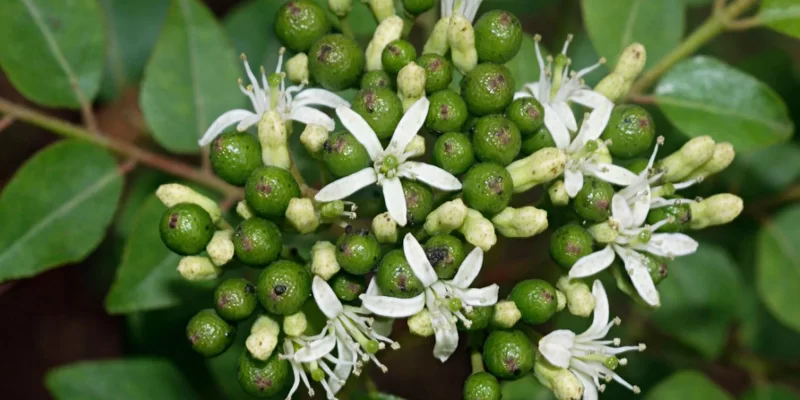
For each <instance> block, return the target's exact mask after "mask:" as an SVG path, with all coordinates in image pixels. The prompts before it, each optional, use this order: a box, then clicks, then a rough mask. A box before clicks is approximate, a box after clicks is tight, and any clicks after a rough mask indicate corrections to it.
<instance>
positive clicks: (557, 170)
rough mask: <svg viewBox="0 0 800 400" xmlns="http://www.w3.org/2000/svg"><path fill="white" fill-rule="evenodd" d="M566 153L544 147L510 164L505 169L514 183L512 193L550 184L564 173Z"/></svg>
mask: <svg viewBox="0 0 800 400" xmlns="http://www.w3.org/2000/svg"><path fill="white" fill-rule="evenodd" d="M567 159H568V157H567V153H565V152H564V151H562V150H559V149H556V148H554V147H545V148H543V149H541V150H539V151H537V152H535V153H533V154H531V155H529V156H527V157H525V158H523V159H521V160H517V161H514V162H512V163H511V164H509V165H508V166H507V167H506V170H507V171H508V172H509V173H510V174H511V180H512V181H513V183H514V193H521V192H524V191H526V190H529V189H530V188H532V187H534V186H536V185H539V184H542V183H545V182H550V181H552V180H553V179H556V178H558V177H559V176H561V174H563V173H564V166H565V165H566V164H567Z"/></svg>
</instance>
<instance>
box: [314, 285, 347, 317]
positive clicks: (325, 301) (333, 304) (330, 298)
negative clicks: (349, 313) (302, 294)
mask: <svg viewBox="0 0 800 400" xmlns="http://www.w3.org/2000/svg"><path fill="white" fill-rule="evenodd" d="M311 292H312V293H313V294H314V300H316V302H317V306H318V307H319V309H320V311H322V313H323V314H325V316H326V317H328V319H334V318H336V317H337V316H339V314H341V313H342V311H344V308H343V307H342V303H341V302H340V301H339V299H338V298H337V297H336V293H334V292H333V289H331V287H330V285H328V282H325V280H324V279H322V278H320V277H319V275H314V280H313V281H312V282H311Z"/></svg>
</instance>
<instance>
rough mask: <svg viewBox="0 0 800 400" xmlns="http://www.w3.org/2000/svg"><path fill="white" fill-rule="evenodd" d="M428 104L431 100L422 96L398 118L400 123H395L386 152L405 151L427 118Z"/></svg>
mask: <svg viewBox="0 0 800 400" xmlns="http://www.w3.org/2000/svg"><path fill="white" fill-rule="evenodd" d="M430 104H431V102H430V101H428V99H427V98H425V97H423V98H421V99H419V100H417V101H416V102H415V103H414V104H413V105H412V106H411V107H410V108H409V109H408V111H406V113H405V114H404V115H403V118H401V119H400V123H398V124H397V128H395V130H394V134H393V135H392V140H391V141H390V142H389V146H388V147H387V148H386V151H387V152H390V153H392V154H402V153H404V152H405V150H406V147H407V146H408V144H409V143H411V140H412V139H414V136H416V135H417V132H419V130H420V129H421V128H422V124H424V123H425V119H426V118H428V107H430Z"/></svg>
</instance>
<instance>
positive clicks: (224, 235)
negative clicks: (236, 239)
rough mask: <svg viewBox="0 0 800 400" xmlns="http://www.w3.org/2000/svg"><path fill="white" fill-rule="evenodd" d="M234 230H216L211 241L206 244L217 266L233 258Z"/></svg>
mask: <svg viewBox="0 0 800 400" xmlns="http://www.w3.org/2000/svg"><path fill="white" fill-rule="evenodd" d="M232 236H233V231H232V230H230V229H223V230H219V231H216V232H214V236H213V237H211V241H209V242H208V245H206V252H207V253H208V257H209V258H211V262H213V263H214V265H216V266H223V265H225V264H226V263H227V262H228V261H230V260H231V259H233V252H234V250H233V240H232V239H231V237H232Z"/></svg>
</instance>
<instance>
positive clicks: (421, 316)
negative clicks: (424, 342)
mask: <svg viewBox="0 0 800 400" xmlns="http://www.w3.org/2000/svg"><path fill="white" fill-rule="evenodd" d="M408 331H409V332H411V333H413V334H415V335H417V336H422V337H428V336H431V335H433V325H432V324H431V313H430V312H429V311H428V310H427V309H423V310H422V311H420V312H418V313H417V314H415V315H413V316H412V317H411V318H409V319H408Z"/></svg>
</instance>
